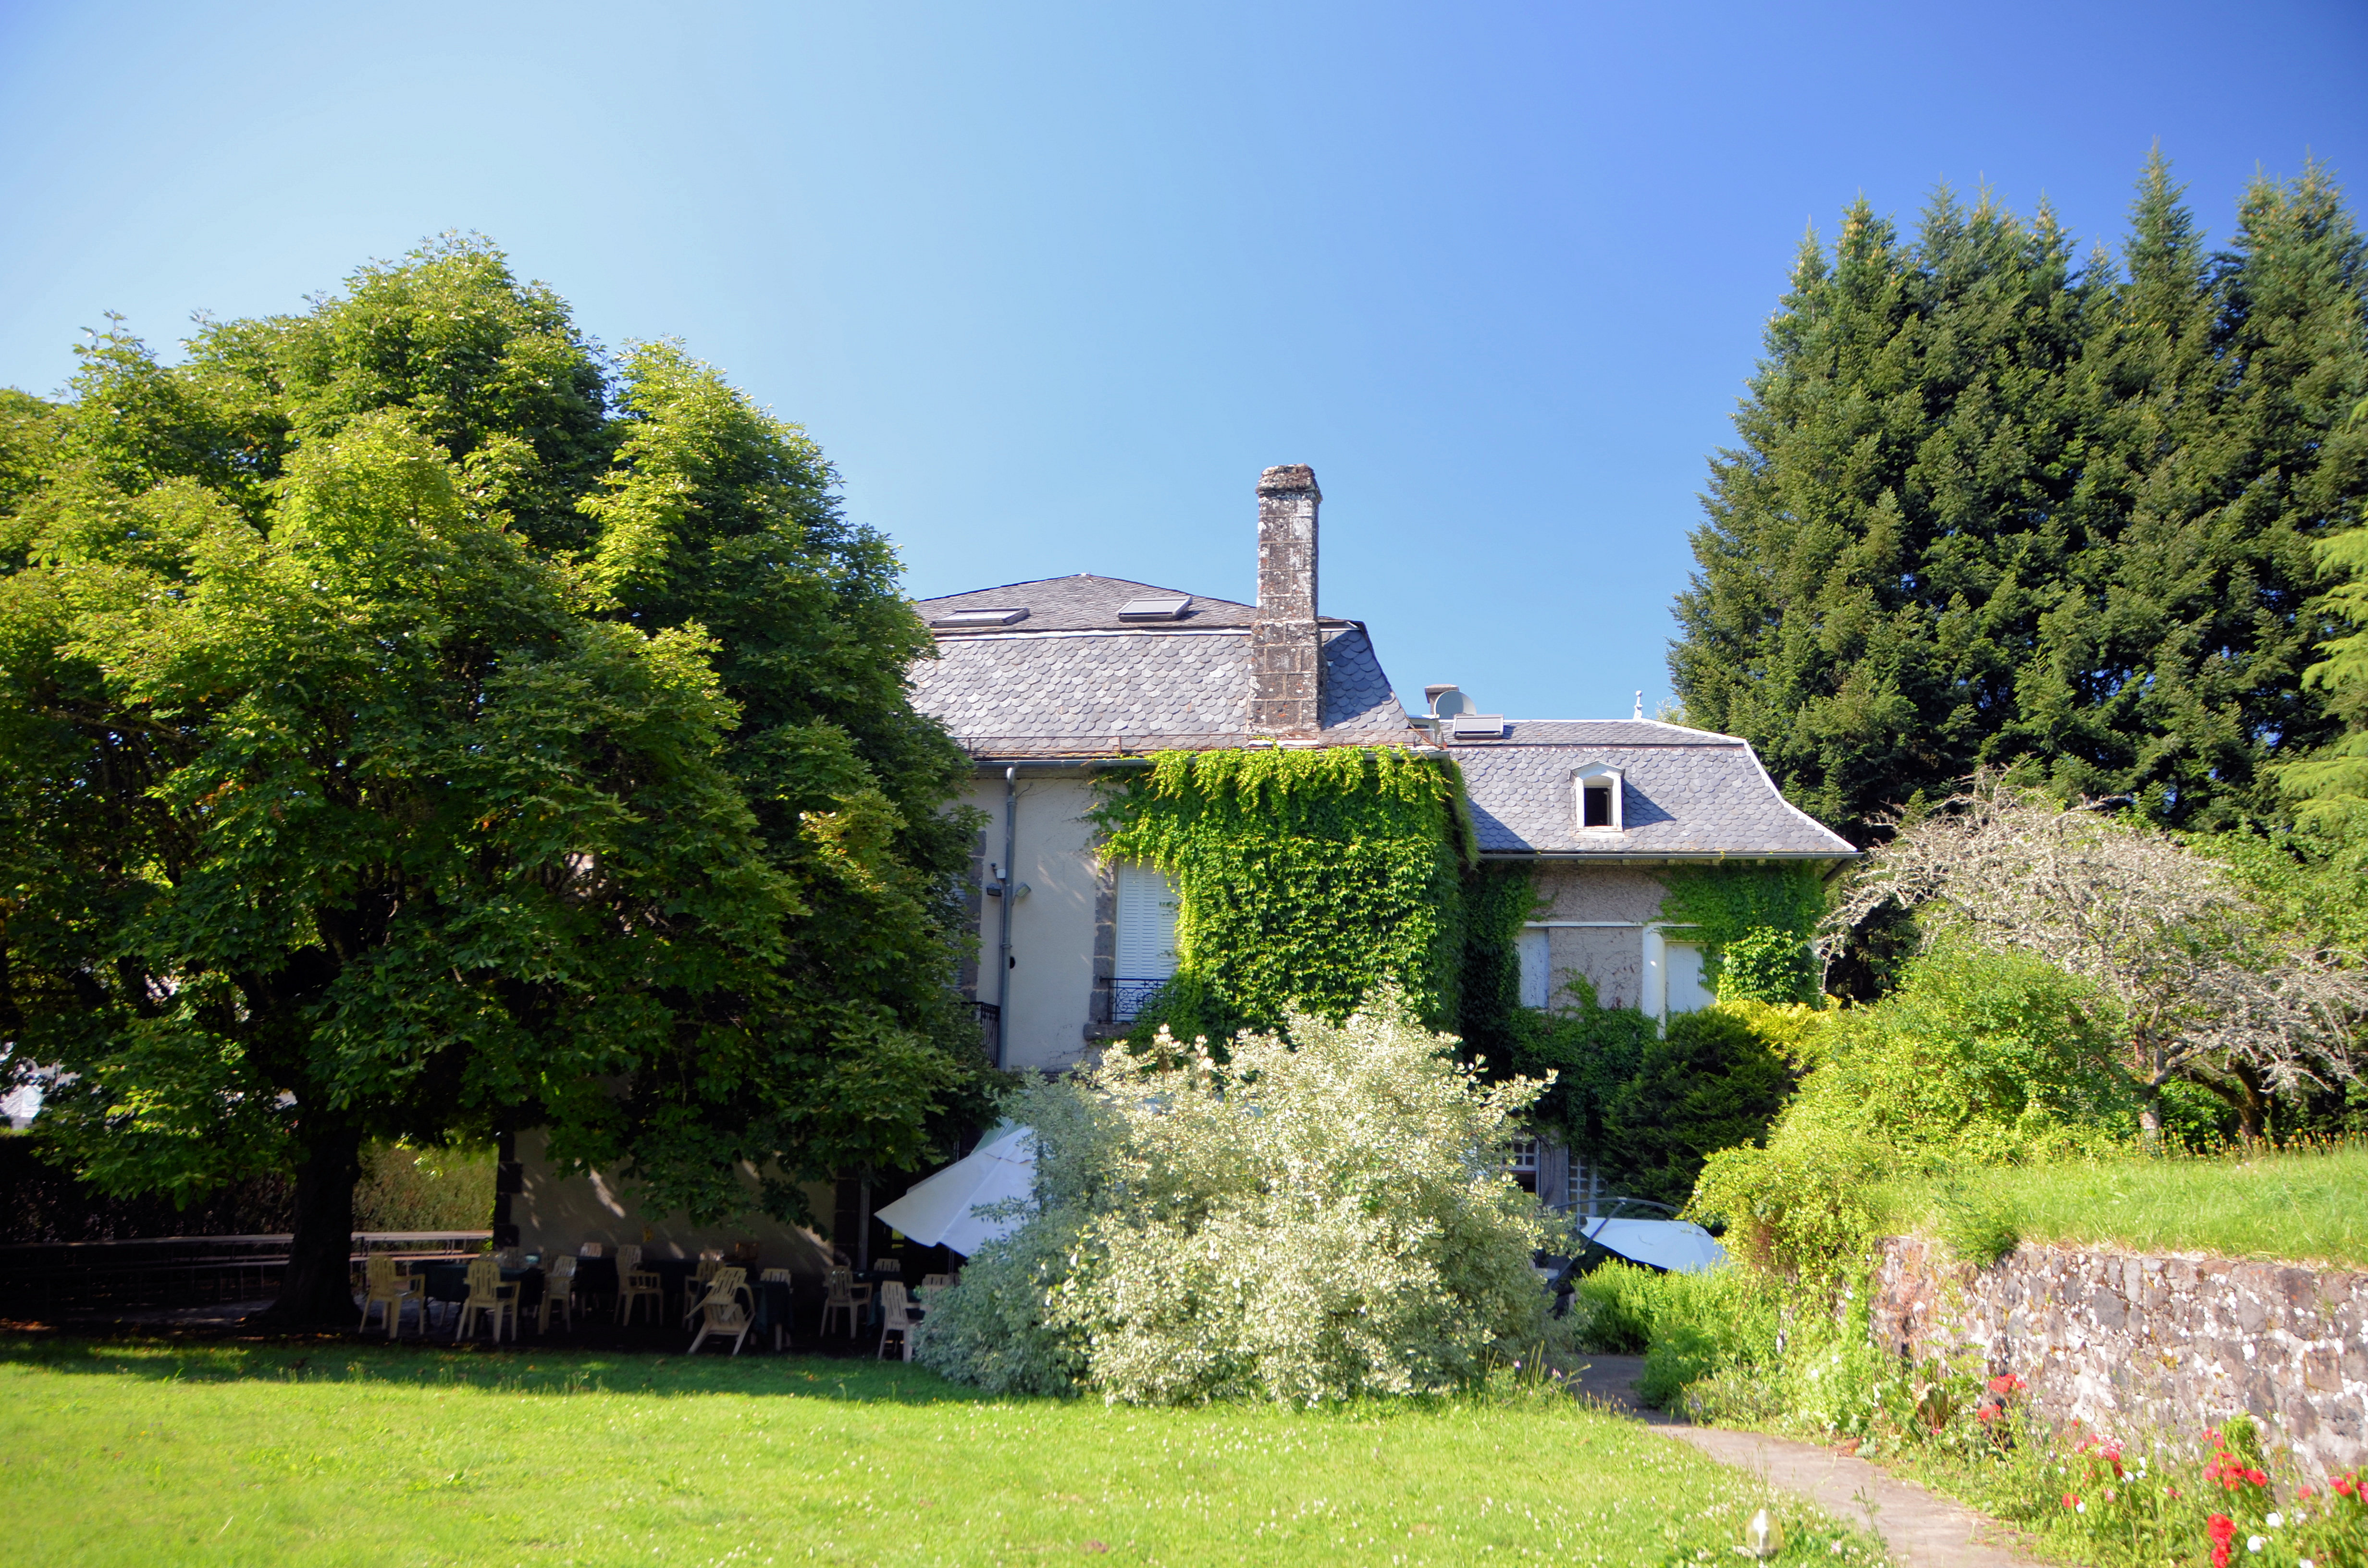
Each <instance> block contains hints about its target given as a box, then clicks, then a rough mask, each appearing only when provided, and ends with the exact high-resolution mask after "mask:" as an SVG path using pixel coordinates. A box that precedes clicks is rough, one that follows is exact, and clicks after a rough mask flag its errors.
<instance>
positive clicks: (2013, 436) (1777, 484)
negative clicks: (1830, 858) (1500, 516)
mask: <svg viewBox="0 0 2368 1568" xmlns="http://www.w3.org/2000/svg"><path fill="white" fill-rule="evenodd" d="M2358 245H2359V242H2358V238H2357V235H2356V233H2355V232H2354V230H2353V228H2352V225H2351V221H2350V219H2349V217H2348V216H2347V215H2346V214H2345V212H2344V211H2343V209H2342V207H2341V203H2340V195H2339V193H2338V192H2337V190H2336V188H2335V187H2334V185H2333V183H2332V181H2331V180H2330V179H2329V178H2328V176H2327V175H2326V173H2325V172H2324V171H2323V170H2319V169H2317V168H2313V169H2311V170H2309V171H2306V172H2305V175H2304V176H2302V177H2301V178H2299V179H2297V180H2294V181H2292V182H2288V183H2279V182H2274V181H2268V180H2263V181H2260V182H2258V183H2257V184H2256V185H2255V186H2254V187H2253V188H2252V189H2251V190H2250V191H2249V192H2248V195H2247V197H2246V199H2245V201H2244V203H2243V205H2242V207H2241V209H2240V213H2239V227H2238V232H2237V238H2236V243H2235V245H2234V247H2233V249H2232V250H2231V251H2230V252H2229V253H2228V254H2226V255H2223V256H2211V255H2207V254H2206V252H2205V250H2204V248H2203V243H2202V238H2201V234H2200V233H2199V231H2198V229H2197V226H2196V224H2195V222H2194V221H2193V219H2192V215H2191V214H2190V213H2189V212H2188V210H2186V208H2185V207H2184V206H2183V205H2182V202H2181V196H2180V190H2179V188H2178V187H2176V186H2175V185H2174V184H2173V183H2172V182H2171V179H2170V176H2169V168H2168V166H2167V165H2165V164H2164V163H2163V162H2162V160H2161V159H2160V158H2159V157H2157V158H2156V159H2154V160H2153V161H2152V162H2151V163H2150V164H2149V165H2148V167H2147V169H2146V175H2145V176H2144V178H2143V179H2142V181H2141V183H2140V187H2139V191H2138V195H2137V199H2136V200H2135V205H2134V207H2133V210H2132V224H2131V233H2130V236H2129V238H2128V241H2127V244H2126V245H2125V247H2124V256H2123V262H2124V266H2125V270H2122V269H2116V268H2115V267H2112V264H2111V263H2110V262H2109V261H2108V260H2107V259H2106V258H2105V257H2103V256H2092V257H2090V258H2089V261H2088V263H2087V264H2086V265H2085V266H2080V267H2076V266H2074V265H2073V262H2072V258H2071V255H2070V250H2069V244H2068V242H2067V240H2066V236H2065V235H2064V234H2063V233H2062V231H2061V230H2060V228H2059V227H2058V226H2057V225H2056V223H2055V220H2054V219H2053V217H2052V216H2051V215H2050V214H2049V213H2048V212H2047V211H2046V210H2045V209H2044V208H2043V209H2042V210H2041V211H2040V213H2039V214H2038V216H2037V218H2036V219H2035V220H2034V221H2033V222H2031V223H2029V224H2025V223H2023V222H2020V221H2018V220H2017V219H2015V218H2014V217H2013V216H2012V215H2010V214H2008V213H2006V212H2003V211H2001V210H1998V209H1997V208H1996V207H1995V206H1993V205H1992V204H1990V203H1988V202H1987V201H1985V202H1983V203H1981V204H1979V205H1977V206H1976V207H1975V208H1974V209H1973V210H1971V211H1970V212H1969V211H1966V210H1964V209H1963V208H1961V207H1960V205H1959V204H1958V203H1957V202H1955V201H1954V200H1953V199H1951V198H1949V197H1948V196H1946V195H1945V194H1943V195H1942V196H1941V197H1940V198H1938V199H1935V200H1934V202H1933V203H1932V204H1931V206H1930V209H1929V210H1927V212H1926V214H1925V216H1924V220H1923V223H1922V225H1921V228H1920V230H1919V232H1918V235H1917V236H1916V238H1915V239H1914V241H1913V242H1909V241H1907V240H1904V239H1902V238H1901V237H1900V236H1899V235H1898V234H1897V233H1895V232H1894V231H1893V230H1892V228H1891V227H1890V226H1889V225H1888V224H1887V223H1885V222H1884V221H1882V220H1881V219H1880V218H1878V217H1877V216H1876V215H1875V214H1874V213H1873V211H1872V210H1870V209H1869V208H1868V207H1867V206H1866V204H1865V203H1864V202H1862V201H1861V203H1860V204H1859V205H1858V206H1856V207H1855V208H1853V209H1852V210H1850V213H1849V214H1848V215H1847V216H1846V218H1845V221H1844V223H1843V227H1842V232H1841V235H1840V237H1839V242H1838V244H1836V246H1835V249H1834V251H1833V254H1832V255H1831V256H1827V254H1826V253H1825V252H1824V250H1823V249H1821V248H1820V247H1819V246H1818V245H1817V244H1815V243H1814V242H1812V243H1810V244H1806V245H1804V249H1803V252H1802V256H1801V259H1800V261H1799V263H1798V265H1797V267H1796V268H1795V270H1794V274H1793V284H1792V288H1791V290H1790V291H1789V292H1788V293H1787V294H1786V296H1785V297H1784V300H1783V301H1782V307H1781V308H1780V310H1779V311H1778V312H1777V315H1776V316H1775V318H1774V319H1773V320H1772V321H1771V323H1770V327H1769V331H1768V337H1767V353H1766V357H1765V358H1764V359H1763V360H1762V362H1761V364H1760V367H1759V371H1758V373H1757V375H1756V376H1755V377H1754V378H1753V380H1752V382H1751V384H1750V392H1749V395H1748V397H1747V399H1746V400H1745V402H1744V404H1743V406H1742V408H1741V410H1740V411H1739V412H1738V414H1737V415H1736V425H1737V430H1738V434H1739V435H1740V437H1741V441H1740V444H1739V445H1738V446H1737V447H1736V448H1734V449H1730V450H1727V451H1724V452H1722V453H1720V454H1719V455H1718V456H1717V457H1716V458H1715V459H1714V460H1713V462H1712V465H1711V467H1712V474H1711V485H1710V489H1709V492H1708V494H1707V495H1706V497H1705V507H1706V511H1707V514H1708V516H1707V520H1706V522H1705V524H1704V526H1703V527H1702V528H1701V529H1699V530H1698V531H1697V532H1696V534H1695V536H1694V551H1695V556H1696V560H1697V562H1699V570H1698V571H1697V573H1696V575H1695V578H1694V582H1693V585H1692V586H1691V588H1690V589H1689V591H1688V592H1686V593H1685V594H1683V595H1681V596H1680V597H1679V604H1678V616H1679V622H1680V627H1681V636H1680V637H1679V640H1678V641H1677V642H1675V643H1674V644H1673V645H1672V649H1671V654H1670V668H1671V673H1672V676H1673V677H1674V679H1675V682H1676V685H1677V688H1678V691H1679V696H1680V698H1681V699H1682V700H1683V702H1684V705H1685V710H1686V713H1687V715H1688V717H1689V719H1690V720H1691V722H1695V723H1698V724H1702V725H1705V726H1708V727H1711V728H1715V729H1721V730H1725V731H1729V732H1732V733H1737V734H1741V735H1744V736H1747V737H1748V738H1749V739H1750V740H1751V741H1753V742H1754V743H1755V744H1757V745H1758V746H1759V750H1760V753H1761V756H1763V757H1764V758H1765V759H1766V760H1767V762H1768V765H1769V767H1770V770H1771V772H1773V773H1774V775H1775V776H1776V778H1777V779H1778V781H1779V783H1780V784H1781V785H1782V788H1783V789H1784V790H1785V791H1786V793H1787V794H1788V795H1789V796H1790V797H1791V798H1792V799H1793V800H1794V801H1797V802H1798V803H1800V804H1801V805H1803V806H1804V808H1806V809H1808V810H1810V811H1812V812H1816V814H1817V815H1819V816H1820V817H1822V818H1824V819H1825V820H1826V821H1827V822H1829V823H1831V824H1835V825H1836V826H1837V827H1838V828H1839V829H1841V830H1842V831H1844V832H1845V833H1848V834H1850V835H1853V836H1855V837H1857V838H1859V839H1860V840H1861V842H1865V841H1867V840H1869V839H1870V838H1872V837H1873V835H1875V834H1876V832H1877V831H1878V829H1877V826H1876V824H1877V822H1878V820H1879V819H1880V818H1881V816H1882V815H1883V814H1884V812H1886V811H1887V810H1888V809H1890V808H1893V807H1896V806H1899V805H1903V804H1907V803H1908V802H1910V801H1913V800H1914V798H1915V797H1916V796H1917V795H1918V793H1919V792H1932V793H1938V792H1940V791H1941V790H1943V789H1944V788H1945V787H1946V786H1947V785H1948V784H1949V783H1950V782H1951V781H1952V780H1954V779H1957V778H1962V777H1964V775H1966V774H1967V773H1969V772H1970V771H1971V770H1973V769H1974V768H1975V767H1979V766H1983V765H1985V764H2004V763H2010V762H2014V761H2017V760H2021V759H2032V760H2034V761H2035V763H2036V764H2037V766H2039V767H2041V768H2042V770H2043V771H2044V773H2045V774H2046V775H2047V776H2048V777H2050V778H2052V779H2053V780H2054V782H2055V784H2056V785H2057V786H2058V787H2059V788H2061V789H2063V790H2067V791H2078V792H2083V793H2088V794H2091V795H2100V794H2112V793H2129V794H2133V795H2135V796H2136V797H2138V798H2139V800H2140V801H2142V802H2143V804H2144V806H2145V807H2146V810H2147V811H2148V812H2150V813H2151V814H2153V815H2155V816H2156V817H2157V818H2158V819H2159V820H2162V821H2165V822H2167V823H2170V824H2179V825H2193V826H2213V825H2217V824H2222V823H2226V822H2227V821H2230V820H2233V819H2234V818H2236V817H2237V816H2239V815H2241V814H2243V813H2245V812H2253V811H2260V810H2266V809H2273V808H2274V807H2275V805H2276V803H2277V794H2276V790H2275V788H2274V786H2273V785H2272V783H2271V780H2270V778H2269V777H2268V773H2267V769H2268V768H2269V767H2271V766H2272V765H2273V764H2275V763H2276V762H2278V761H2279V760H2281V759H2283V758H2285V757H2288V756H2296V755H2302V754H2305V753H2307V752H2308V751H2310V750H2311V749H2312V748H2314V747H2317V746H2318V745H2320V744H2324V743H2325V742H2326V741H2327V740H2328V739H2329V738H2330V737H2331V736H2332V735H2333V734H2334V733H2335V729H2336V726H2335V723H2334V722H2333V721H2332V720H2331V719H2330V717H2329V716H2328V713H2327V711H2326V709H2325V706H2324V705H2323V704H2322V703H2321V702H2319V701H2318V700H2317V699H2315V698H2314V697H2313V696H2312V695H2311V694H2310V693H2309V692H2307V691H2306V690H2305V687H2304V673H2305V669H2306V668H2307V667H2308V666H2309V665H2310V664H2311V662H2312V660H2313V658H2314V648H2315V646H2316V643H2317V639H2318V638H2320V637H2321V636H2322V635H2323V634H2324V633H2325V632H2326V631H2327V630H2328V619H2327V615H2328V611H2327V607H2326V606H2324V605H2323V604H2319V603H2317V602H2315V596H2316V595H2317V593H2318V590H2319V584H2318V582H2317V563H2316V562H2315V561H2314V559H2313V556H2312V548H2313V545H2314V543H2315V542H2316V541H2317V540H2322V539H2324V538H2325V537H2327V536H2328V534H2329V532H2330V531H2331V530H2334V529H2337V528H2341V527H2343V526H2344V525H2345V524H2346V523H2347V522H2348V521H2350V520H2351V519H2353V518H2354V517H2356V515H2357V511H2358V507H2359V503H2360V497H2361V494H2362V487H2361V485H2360V483H2359V480H2358V476H2357V464H2356V463H2353V462H2351V461H2350V460H2346V459H2343V458H2342V456H2341V454H2340V451H2339V450H2336V449H2331V448H2330V446H2329V435H2330V432H2331V431H2332V430H2333V429H2334V427H2335V426H2336V424H2337V423H2339V422H2340V418H2341V416H2342V415H2343V413H2345V412H2348V409H2349V407H2350V403H2349V402H2348V401H2342V400H2341V399H2340V395H2339V394H2340V392H2341V390H2342V389H2343V388H2345V387H2347V386H2351V387H2356V386H2357V385H2358V384H2359V380H2358V374H2357V367H2358V353H2359V343H2360V334H2361V311H2362V300H2361V292H2360V288H2359V278H2360V274H2359V267H2358V262H2357V251H2358Z"/></svg>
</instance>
